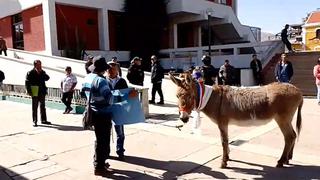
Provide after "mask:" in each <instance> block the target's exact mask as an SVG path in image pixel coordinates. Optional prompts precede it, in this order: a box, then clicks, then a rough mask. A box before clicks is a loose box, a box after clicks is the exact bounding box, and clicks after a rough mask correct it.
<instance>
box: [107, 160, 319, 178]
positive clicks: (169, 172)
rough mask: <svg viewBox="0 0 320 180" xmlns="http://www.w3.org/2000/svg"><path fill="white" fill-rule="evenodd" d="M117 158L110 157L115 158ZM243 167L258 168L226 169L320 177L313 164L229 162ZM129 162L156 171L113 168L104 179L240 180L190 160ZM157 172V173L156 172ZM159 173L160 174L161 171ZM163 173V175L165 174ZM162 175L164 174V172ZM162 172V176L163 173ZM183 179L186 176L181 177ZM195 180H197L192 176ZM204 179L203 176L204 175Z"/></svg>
mask: <svg viewBox="0 0 320 180" xmlns="http://www.w3.org/2000/svg"><path fill="white" fill-rule="evenodd" d="M115 158H116V157H111V159H115ZM230 161H233V162H237V163H239V164H240V166H241V164H245V165H246V166H247V165H250V166H256V167H257V168H256V169H252V168H250V169H249V168H239V167H228V168H227V169H229V170H231V171H234V172H236V173H240V174H247V175H250V176H261V177H258V178H254V179H270V180H271V179H272V180H274V179H279V180H280V179H281V180H282V179H290V180H304V179H305V180H309V179H319V178H320V166H312V165H305V166H304V165H294V164H292V165H289V166H288V167H284V168H276V167H271V166H265V165H260V164H255V163H249V162H244V161H239V160H230ZM125 162H126V163H130V164H135V165H139V166H143V167H146V168H150V169H153V170H152V171H151V170H150V172H148V170H144V171H142V170H141V171H129V170H117V169H112V172H110V173H109V174H107V175H106V176H105V177H108V178H111V179H150V180H158V179H178V178H179V177H181V176H183V175H186V174H191V173H192V174H203V175H206V176H209V177H210V179H211V177H212V179H238V178H237V177H228V176H226V175H225V174H224V173H222V172H219V170H220V169H219V168H217V170H213V169H212V168H211V167H208V166H205V165H202V164H197V163H194V162H187V161H160V160H154V159H147V158H143V157H134V156H126V160H125ZM155 169H156V171H155ZM159 170H160V171H159ZM163 171H164V172H163ZM162 172H163V173H162ZM161 173H162V174H161ZM182 178H183V177H182ZM193 178H194V179H197V178H196V177H195V176H193ZM202 178H203V176H202Z"/></svg>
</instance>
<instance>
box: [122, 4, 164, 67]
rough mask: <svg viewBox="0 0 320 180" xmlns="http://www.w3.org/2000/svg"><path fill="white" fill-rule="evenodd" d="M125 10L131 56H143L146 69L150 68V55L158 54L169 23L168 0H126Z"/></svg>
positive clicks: (127, 39)
mask: <svg viewBox="0 0 320 180" xmlns="http://www.w3.org/2000/svg"><path fill="white" fill-rule="evenodd" d="M124 12H125V26H126V28H125V29H126V30H125V31H126V33H125V36H126V37H125V39H126V41H127V42H126V43H127V44H128V48H129V50H130V51H131V54H130V56H131V57H134V56H139V57H142V58H143V61H142V65H143V68H144V70H149V69H150V64H151V62H150V57H151V55H153V54H155V55H158V52H159V50H160V42H161V38H162V36H163V32H164V30H165V28H166V27H167V24H168V15H167V0H125V4H124Z"/></svg>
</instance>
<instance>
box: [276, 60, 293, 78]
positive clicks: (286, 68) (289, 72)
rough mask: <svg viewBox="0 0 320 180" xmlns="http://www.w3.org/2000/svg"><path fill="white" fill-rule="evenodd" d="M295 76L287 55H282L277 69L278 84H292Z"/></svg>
mask: <svg viewBox="0 0 320 180" xmlns="http://www.w3.org/2000/svg"><path fill="white" fill-rule="evenodd" d="M292 76H293V67H292V64H291V62H290V61H288V60H287V58H286V55H285V54H281V60H280V61H279V63H277V65H276V68H275V77H276V80H277V81H278V82H286V83H290V82H291V78H292Z"/></svg>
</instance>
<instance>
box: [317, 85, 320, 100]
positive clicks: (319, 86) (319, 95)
mask: <svg viewBox="0 0 320 180" xmlns="http://www.w3.org/2000/svg"><path fill="white" fill-rule="evenodd" d="M317 89H318V93H317V100H318V103H320V84H318V85H317Z"/></svg>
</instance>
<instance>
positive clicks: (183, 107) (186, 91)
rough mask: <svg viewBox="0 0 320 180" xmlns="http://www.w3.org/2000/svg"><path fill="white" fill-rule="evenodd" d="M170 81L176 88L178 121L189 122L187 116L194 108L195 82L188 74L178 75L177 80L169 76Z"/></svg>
mask: <svg viewBox="0 0 320 180" xmlns="http://www.w3.org/2000/svg"><path fill="white" fill-rule="evenodd" d="M169 77H170V79H171V80H172V81H173V82H174V83H175V84H176V85H177V86H178V89H177V94H176V95H177V98H178V106H179V113H180V119H181V120H182V121H183V122H184V123H186V122H188V120H189V114H190V113H191V111H192V110H193V109H194V106H195V98H196V97H195V94H196V92H195V91H196V88H195V82H194V80H193V78H192V76H191V74H190V73H183V74H180V77H179V78H176V77H174V76H173V75H172V74H169Z"/></svg>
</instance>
